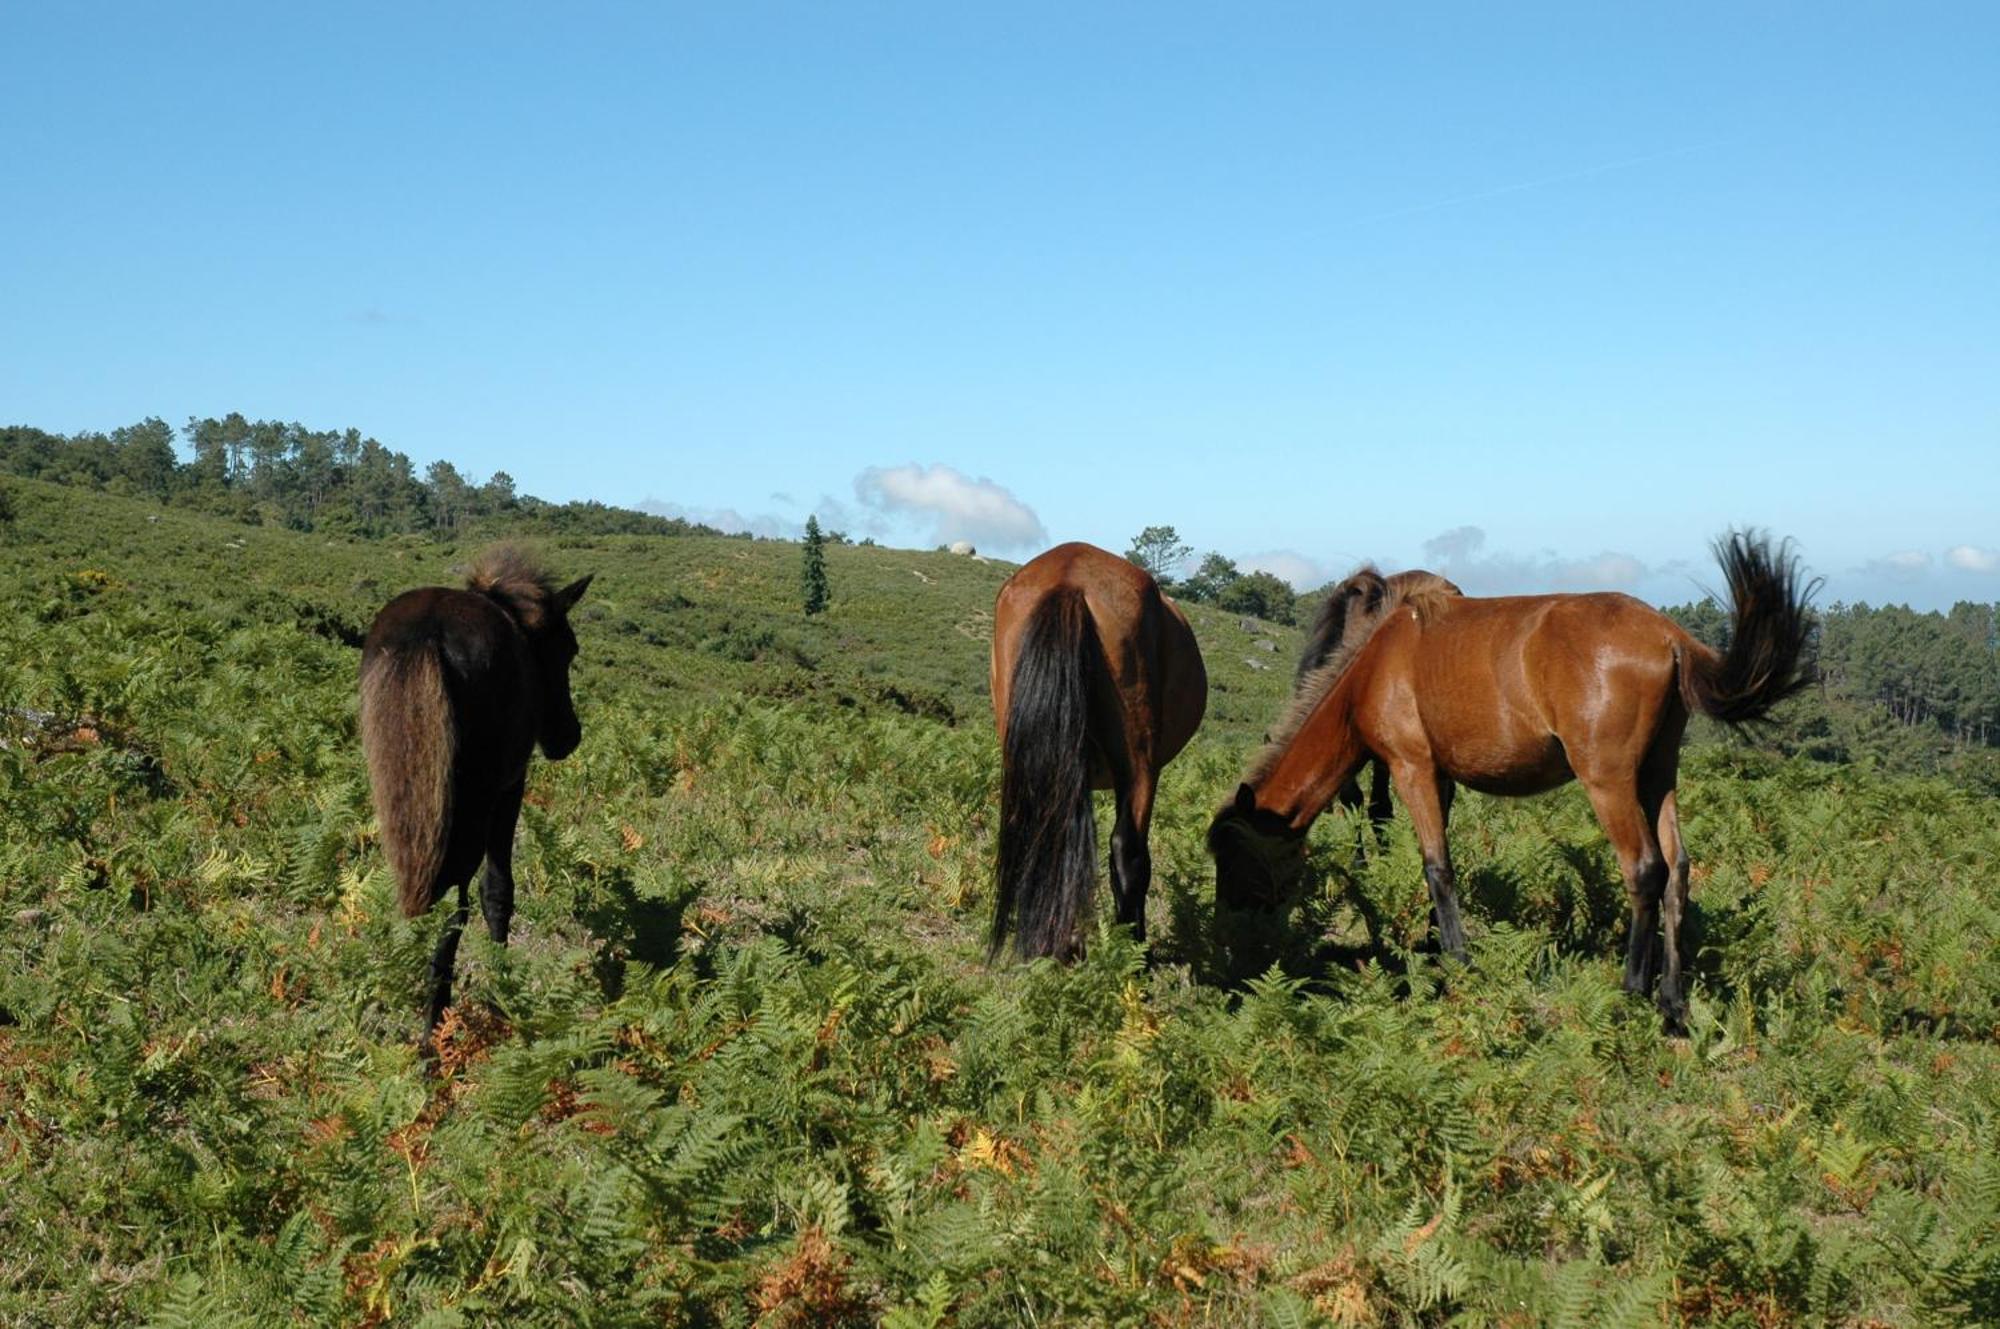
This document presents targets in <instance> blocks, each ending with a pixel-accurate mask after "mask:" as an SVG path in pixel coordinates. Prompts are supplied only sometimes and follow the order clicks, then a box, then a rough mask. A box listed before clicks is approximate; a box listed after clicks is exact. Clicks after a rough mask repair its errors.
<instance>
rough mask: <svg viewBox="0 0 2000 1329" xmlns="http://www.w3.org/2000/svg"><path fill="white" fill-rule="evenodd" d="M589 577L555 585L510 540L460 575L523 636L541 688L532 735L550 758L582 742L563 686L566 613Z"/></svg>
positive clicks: (570, 658)
mask: <svg viewBox="0 0 2000 1329" xmlns="http://www.w3.org/2000/svg"><path fill="white" fill-rule="evenodd" d="M593 575H595V574H593ZM590 582H591V578H590V577H581V578H579V579H577V580H576V581H573V582H571V583H570V584H569V585H567V586H564V587H562V588H560V589H557V588H556V586H555V583H554V580H553V579H552V578H551V577H550V576H549V574H548V572H547V571H546V570H545V569H544V568H543V567H542V566H541V564H540V563H538V562H537V561H536V560H535V559H534V558H533V557H532V556H531V555H529V554H527V553H525V552H523V551H522V550H520V549H518V548H516V547H515V546H512V545H500V546H498V547H496V548H494V549H490V550H488V551H487V552H486V553H485V554H483V555H481V556H480V558H479V561H478V562H477V563H475V564H474V565H473V568H472V572H471V574H470V575H468V576H467V577H466V579H465V584H466V588H467V589H468V590H472V591H477V592H478V593H479V594H481V595H484V596H487V597H488V598H490V599H492V600H494V601H496V602H498V603H499V605H500V607H501V608H503V609H505V610H506V611H507V613H508V615H509V617H511V618H512V619H513V620H514V622H515V624H516V625H517V626H519V628H520V629H521V634H522V636H524V637H526V638H527V641H528V649H529V651H530V653H531V654H532V655H533V656H534V660H535V673H536V677H537V679H538V681H539V687H540V691H541V695H540V697H539V698H537V700H538V701H539V703H540V708H539V710H540V716H541V723H540V728H539V730H538V732H537V733H536V735H535V738H536V741H537V742H538V743H539V744H540V746H541V749H542V755H543V756H545V757H547V758H548V759H549V760H550V761H561V760H562V759H563V758H564V757H567V756H568V755H569V754H570V753H572V752H574V751H576V746H577V744H578V743H581V742H582V741H583V725H582V723H581V722H580V721H579V720H578V719H577V718H576V703H575V701H574V700H573V699H572V698H571V696H570V689H569V670H570V665H571V664H572V663H573V662H574V661H575V659H576V650H577V647H576V633H575V631H573V630H572V629H571V627H570V623H569V613H570V610H571V609H573V608H575V606H576V602H577V601H579V600H581V599H582V598H583V593H584V591H585V590H587V589H588V588H589V586H590Z"/></svg>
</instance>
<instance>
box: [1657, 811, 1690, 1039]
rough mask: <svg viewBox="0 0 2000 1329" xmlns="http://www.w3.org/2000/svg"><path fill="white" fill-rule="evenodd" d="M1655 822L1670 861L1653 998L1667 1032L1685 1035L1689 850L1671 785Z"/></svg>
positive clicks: (1668, 863) (1662, 849)
mask: <svg viewBox="0 0 2000 1329" xmlns="http://www.w3.org/2000/svg"><path fill="white" fill-rule="evenodd" d="M1655 825H1656V828H1657V830H1658V833H1659V839H1660V855H1661V857H1663V858H1664V859H1665V860H1666V863H1667V886H1666V893H1665V895H1664V897H1663V899H1664V906H1663V908H1662V910H1661V918H1660V932H1661V935H1662V937H1663V938H1664V940H1665V942H1666V965H1665V968H1664V969H1663V970H1662V971H1661V973H1660V983H1659V989H1658V991H1657V992H1656V993H1655V994H1654V1001H1655V1002H1656V1003H1657V1004H1658V1006H1659V1008H1660V1014H1661V1016H1662V1017H1663V1018H1664V1019H1665V1020H1666V1024H1667V1032H1668V1033H1670V1034H1675V1035H1684V1034H1686V1033H1687V986H1686V982H1685V980H1684V979H1683V978H1682V976H1681V920H1682V919H1683V917H1684V916H1685V914H1686V910H1687V897H1688V854H1687V845H1686V844H1685V843H1684V842H1683V841H1682V840H1681V814H1680V807H1679V805H1678V802H1677V800H1676V799H1675V796H1674V791H1673V790H1672V789H1668V790H1667V792H1666V794H1665V795H1664V796H1663V797H1662V798H1661V799H1660V811H1659V815H1658V817H1657V818H1656V821H1655Z"/></svg>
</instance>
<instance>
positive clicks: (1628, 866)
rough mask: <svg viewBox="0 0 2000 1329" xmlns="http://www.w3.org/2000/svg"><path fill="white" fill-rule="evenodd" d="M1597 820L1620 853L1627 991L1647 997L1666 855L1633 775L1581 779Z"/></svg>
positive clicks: (1650, 985) (1652, 966)
mask: <svg viewBox="0 0 2000 1329" xmlns="http://www.w3.org/2000/svg"><path fill="white" fill-rule="evenodd" d="M1583 787H1584V791H1585V792H1586V793H1588V794H1589V795H1590V806H1591V808H1592V809H1593V810H1595V811H1596V813H1597V822H1598V825H1600V826H1602V827H1603V828H1604V835H1605V838H1606V839H1608V840H1610V841H1611V848H1612V850H1613V851H1614V852H1616V853H1617V855H1618V867H1619V870H1620V872H1622V873H1623V874H1624V877H1625V898H1626V901H1627V902H1628V903H1629V905H1630V906H1631V913H1632V927H1631V931H1630V932H1629V933H1628V934H1627V936H1626V941H1625V990H1626V991H1627V992H1630V993H1634V994H1636V995H1638V996H1642V997H1643V996H1645V995H1646V993H1647V992H1648V991H1649V990H1651V988H1652V986H1653V969H1654V963H1655V956H1656V954H1657V943H1658V940H1659V904H1660V892H1661V890H1662V889H1663V888H1664V887H1665V885H1666V881H1667V864H1666V860H1665V859H1663V858H1661V856H1660V845H1659V841H1658V840H1657V839H1655V838H1654V832H1653V819H1652V817H1651V816H1650V815H1649V813H1648V810H1647V808H1646V807H1645V806H1644V804H1643V803H1642V802H1641V801H1640V797H1639V790H1638V787H1637V783H1636V781H1635V780H1634V779H1633V778H1632V777H1631V776H1629V775H1628V776H1626V777H1625V778H1623V779H1618V780H1584V781H1583Z"/></svg>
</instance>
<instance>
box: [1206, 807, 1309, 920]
mask: <svg viewBox="0 0 2000 1329" xmlns="http://www.w3.org/2000/svg"><path fill="white" fill-rule="evenodd" d="M1208 852H1209V853H1210V854H1212V855H1214V857H1215V900H1216V903H1217V904H1219V905H1221V906H1223V907H1224V908H1228V909H1266V910H1269V909H1276V908H1278V907H1279V906H1280V905H1281V904H1283V903H1284V901H1285V898H1286V896H1288V895H1289V894H1290V893H1291V892H1292V890H1293V888H1294V887H1295V886H1296V885H1297V884H1298V881H1299V879H1300V878H1301V877H1303V876H1304V875H1305V870H1306V836H1305V832H1304V831H1300V830H1294V829H1293V828H1292V825H1291V823H1290V822H1289V821H1288V820H1286V818H1284V817H1283V816H1281V815H1279V814H1278V813H1276V812H1271V811H1267V810H1265V809H1263V808H1260V807H1258V806H1257V795H1256V792H1255V791H1254V790H1252V789H1251V788H1250V786H1249V785H1247V784H1242V785H1238V786H1237V787H1236V796H1235V797H1234V798H1233V799H1231V800H1230V801H1229V802H1227V803H1224V804H1223V805H1222V808H1221V810H1220V811H1218V812H1217V813H1216V814H1215V820H1214V821H1212V822H1210V823H1209V826H1208Z"/></svg>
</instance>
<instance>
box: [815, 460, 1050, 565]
mask: <svg viewBox="0 0 2000 1329" xmlns="http://www.w3.org/2000/svg"><path fill="white" fill-rule="evenodd" d="M854 493H855V497H857V498H858V499H860V500H861V502H862V504H863V505H865V506H867V507H870V508H873V509H874V510H875V511H877V512H879V513H882V514H884V515H887V516H893V517H901V518H906V519H910V520H914V521H916V522H918V523H920V524H922V525H924V526H926V527H927V528H928V529H929V531H930V536H929V539H930V543H932V544H949V543H951V542H952V541H954V540H970V541H971V542H972V543H973V544H975V545H978V546H980V547H981V548H983V549H984V548H999V549H1013V548H1021V547H1023V546H1033V545H1043V544H1047V543H1048V539H1049V536H1048V532H1047V531H1046V530H1044V529H1043V527H1042V522H1041V518H1039V517H1037V516H1036V515H1035V512H1034V509H1033V508H1030V507H1029V506H1028V505H1027V504H1025V503H1023V502H1021V500H1020V499H1018V498H1015V497H1014V495H1013V494H1011V493H1009V492H1008V491H1007V489H1006V488H1005V487H1004V486H1002V485H998V484H995V483H994V482H993V481H991V480H988V479H986V478H984V477H983V476H982V477H981V478H979V479H976V480H975V479H973V478H972V477H971V476H968V475H966V474H965V473H964V472H962V471H958V470H955V469H953V468H952V467H950V466H944V465H937V466H921V465H918V464H916V463H911V464H910V465H908V466H870V467H869V468H868V469H867V470H865V471H863V472H862V473H861V474H859V475H857V476H855V477H854Z"/></svg>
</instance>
